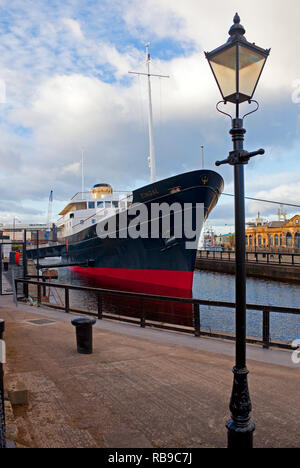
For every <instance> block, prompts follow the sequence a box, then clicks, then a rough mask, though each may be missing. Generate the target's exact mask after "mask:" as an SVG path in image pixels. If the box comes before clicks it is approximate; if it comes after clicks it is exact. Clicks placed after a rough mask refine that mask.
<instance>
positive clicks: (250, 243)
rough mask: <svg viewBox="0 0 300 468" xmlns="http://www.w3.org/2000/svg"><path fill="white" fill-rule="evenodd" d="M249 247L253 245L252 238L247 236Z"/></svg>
mask: <svg viewBox="0 0 300 468" xmlns="http://www.w3.org/2000/svg"><path fill="white" fill-rule="evenodd" d="M249 245H250V246H251V245H253V237H252V236H249Z"/></svg>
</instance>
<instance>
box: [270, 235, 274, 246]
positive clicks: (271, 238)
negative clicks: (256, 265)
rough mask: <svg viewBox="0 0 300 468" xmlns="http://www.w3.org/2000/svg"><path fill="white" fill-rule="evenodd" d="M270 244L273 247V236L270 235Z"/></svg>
mask: <svg viewBox="0 0 300 468" xmlns="http://www.w3.org/2000/svg"><path fill="white" fill-rule="evenodd" d="M269 245H270V247H273V245H274V239H273V236H269Z"/></svg>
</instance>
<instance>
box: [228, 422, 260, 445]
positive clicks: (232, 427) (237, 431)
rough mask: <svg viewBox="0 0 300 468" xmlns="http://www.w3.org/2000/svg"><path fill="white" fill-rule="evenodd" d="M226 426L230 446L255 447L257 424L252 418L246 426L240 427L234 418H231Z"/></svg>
mask: <svg viewBox="0 0 300 468" xmlns="http://www.w3.org/2000/svg"><path fill="white" fill-rule="evenodd" d="M226 427H227V429H228V445H227V447H228V448H239V449H247V448H248V449H251V448H253V433H254V431H255V424H254V422H253V421H252V420H251V419H250V421H249V423H248V425H247V426H246V427H243V428H241V427H239V426H238V425H237V424H236V423H235V422H234V421H233V420H232V419H230V420H229V421H228V422H227V424H226Z"/></svg>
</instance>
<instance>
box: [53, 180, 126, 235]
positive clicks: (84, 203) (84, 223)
mask: <svg viewBox="0 0 300 468" xmlns="http://www.w3.org/2000/svg"><path fill="white" fill-rule="evenodd" d="M131 203H132V192H124V191H123V192H120V191H114V190H113V189H112V187H111V186H110V185H108V184H97V185H95V186H94V187H93V188H92V190H91V191H90V192H84V193H82V192H79V193H77V194H76V195H74V197H73V198H72V199H71V201H70V202H69V203H68V204H67V205H66V206H65V207H64V209H63V210H62V211H61V212H60V213H59V214H60V216H61V218H59V220H58V221H57V223H56V225H57V227H58V228H59V230H60V235H61V236H62V237H67V236H71V235H72V234H76V233H78V232H80V231H82V230H83V229H86V228H88V227H90V226H92V225H94V224H97V223H99V222H100V221H103V220H105V219H106V218H110V217H111V216H113V215H114V214H116V213H117V212H120V211H123V210H127V208H128V207H129V206H130V204H131Z"/></svg>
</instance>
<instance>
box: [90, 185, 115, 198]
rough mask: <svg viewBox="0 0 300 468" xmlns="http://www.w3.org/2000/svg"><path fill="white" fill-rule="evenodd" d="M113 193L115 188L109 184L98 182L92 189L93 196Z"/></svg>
mask: <svg viewBox="0 0 300 468" xmlns="http://www.w3.org/2000/svg"><path fill="white" fill-rule="evenodd" d="M112 193H113V188H112V186H111V185H109V184H96V185H94V187H93V188H92V190H91V194H92V198H94V199H97V198H104V197H105V196H106V195H110V194H112Z"/></svg>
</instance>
